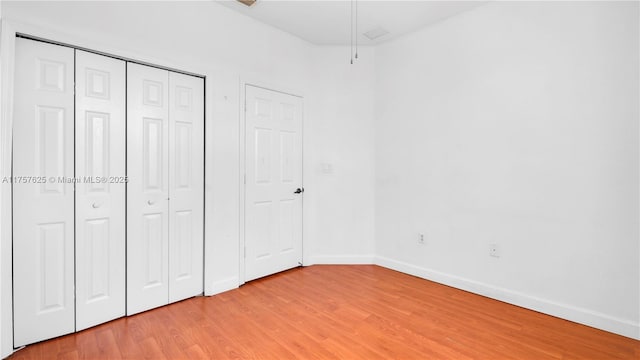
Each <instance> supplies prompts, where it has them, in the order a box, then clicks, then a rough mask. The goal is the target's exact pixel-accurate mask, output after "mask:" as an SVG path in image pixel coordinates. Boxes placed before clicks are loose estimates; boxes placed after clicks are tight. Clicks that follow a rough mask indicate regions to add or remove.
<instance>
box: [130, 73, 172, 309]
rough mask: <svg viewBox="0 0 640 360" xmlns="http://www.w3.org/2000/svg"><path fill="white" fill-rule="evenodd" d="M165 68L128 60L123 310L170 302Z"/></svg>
mask: <svg viewBox="0 0 640 360" xmlns="http://www.w3.org/2000/svg"><path fill="white" fill-rule="evenodd" d="M168 83H169V72H168V71H167V70H160V69H157V68H153V67H149V66H143V65H138V64H133V63H127V176H128V178H129V183H128V184H127V314H128V315H131V314H135V313H138V312H141V311H145V310H148V309H152V308H154V307H158V306H161V305H165V304H168V302H169V184H168V182H169V166H168V159H169V137H168V136H169V102H168V96H169V89H168Z"/></svg>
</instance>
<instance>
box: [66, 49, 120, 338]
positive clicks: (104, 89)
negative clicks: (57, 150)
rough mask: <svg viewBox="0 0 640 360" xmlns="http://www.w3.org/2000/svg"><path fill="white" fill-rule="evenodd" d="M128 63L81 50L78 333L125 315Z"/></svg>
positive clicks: (78, 94) (78, 63)
mask: <svg viewBox="0 0 640 360" xmlns="http://www.w3.org/2000/svg"><path fill="white" fill-rule="evenodd" d="M125 135H126V134H125V62H124V61H122V60H117V59H113V58H109V57H106V56H101V55H96V54H92V53H88V52H84V51H80V50H76V162H75V166H76V178H77V179H78V182H77V184H76V223H75V226H76V296H77V299H76V328H77V329H76V330H78V331H79V330H83V329H86V328H88V327H91V326H94V325H97V324H100V323H104V322H107V321H109V320H112V319H115V318H118V317H121V316H124V315H125Z"/></svg>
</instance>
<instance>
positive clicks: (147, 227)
mask: <svg viewBox="0 0 640 360" xmlns="http://www.w3.org/2000/svg"><path fill="white" fill-rule="evenodd" d="M142 219H143V220H142V221H143V225H142V226H143V234H142V236H143V242H144V249H143V250H144V254H142V256H143V257H144V263H145V271H146V274H145V279H146V281H145V285H144V287H145V288H150V287H155V286H161V285H162V284H163V283H164V280H163V276H162V274H163V268H164V266H165V264H163V261H162V259H163V254H162V252H163V251H164V246H163V244H162V231H163V229H164V228H163V223H164V221H163V215H162V214H146V215H144V216H143V217H142Z"/></svg>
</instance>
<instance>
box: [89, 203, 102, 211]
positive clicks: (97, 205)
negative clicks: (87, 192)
mask: <svg viewBox="0 0 640 360" xmlns="http://www.w3.org/2000/svg"><path fill="white" fill-rule="evenodd" d="M101 205H102V203H99V202H94V203H93V204H91V207H92V208H94V209H97V208H99V207H100V206H101Z"/></svg>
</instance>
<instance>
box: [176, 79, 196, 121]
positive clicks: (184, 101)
mask: <svg viewBox="0 0 640 360" xmlns="http://www.w3.org/2000/svg"><path fill="white" fill-rule="evenodd" d="M175 97H176V109H178V110H181V111H191V110H192V107H193V105H192V104H193V90H192V89H190V88H187V87H184V86H176V92H175ZM187 120H190V119H188V118H187Z"/></svg>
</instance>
